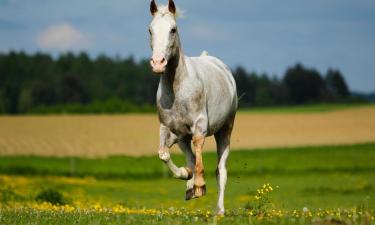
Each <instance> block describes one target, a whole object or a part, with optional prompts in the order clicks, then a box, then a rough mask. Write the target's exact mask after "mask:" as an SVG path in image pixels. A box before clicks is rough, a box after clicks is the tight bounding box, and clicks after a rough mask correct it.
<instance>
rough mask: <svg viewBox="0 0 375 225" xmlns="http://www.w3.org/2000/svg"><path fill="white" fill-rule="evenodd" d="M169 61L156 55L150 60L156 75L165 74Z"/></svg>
mask: <svg viewBox="0 0 375 225" xmlns="http://www.w3.org/2000/svg"><path fill="white" fill-rule="evenodd" d="M167 64H168V61H167V60H166V59H165V57H163V56H158V55H154V56H152V58H151V60H150V65H151V67H152V71H153V72H154V73H164V71H165V68H166V67H167Z"/></svg>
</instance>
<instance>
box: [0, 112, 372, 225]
mask: <svg viewBox="0 0 375 225" xmlns="http://www.w3.org/2000/svg"><path fill="white" fill-rule="evenodd" d="M157 143H158V122H157V117H156V115H155V114H143V115H139V114H130V115H49V116H47V115H43V116H36V115H35V116H1V117H0V224H193V223H194V224H231V225H232V224H366V225H367V224H375V221H374V214H375V212H374V207H375V200H374V194H375V163H374V162H375V107H374V106H373V105H360V106H353V105H314V106H304V107H292V108H267V109H265V108H261V109H253V110H251V111H240V112H239V113H238V116H237V119H236V124H235V130H234V133H233V138H232V151H231V154H230V157H229V160H228V176H229V178H228V185H227V189H226V202H225V205H226V209H227V211H226V215H225V217H218V216H216V215H215V204H216V180H215V170H216V162H217V159H216V153H215V152H214V143H213V141H212V139H210V140H208V142H207V143H206V144H205V148H204V149H205V150H204V164H205V171H206V175H205V176H206V182H207V188H208V189H207V190H208V193H207V195H206V196H205V197H203V198H200V199H194V200H191V201H185V200H184V197H185V182H184V181H181V180H176V179H174V178H172V175H171V174H170V172H169V171H168V169H167V168H166V166H165V165H164V164H163V163H162V162H161V161H160V160H159V159H158V157H157V155H156V154H155V151H156V148H157ZM275 146H281V147H275ZM296 146H297V147H296ZM298 146H305V147H298ZM172 152H173V153H174V154H173V155H172V157H173V160H174V161H175V163H176V164H177V165H179V166H183V165H184V162H185V160H184V157H183V155H181V154H179V151H178V150H176V148H174V149H173V150H172Z"/></svg>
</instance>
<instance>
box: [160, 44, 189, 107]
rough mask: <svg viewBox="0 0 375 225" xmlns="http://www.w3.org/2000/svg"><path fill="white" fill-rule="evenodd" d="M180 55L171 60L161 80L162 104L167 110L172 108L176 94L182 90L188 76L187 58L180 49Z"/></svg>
mask: <svg viewBox="0 0 375 225" xmlns="http://www.w3.org/2000/svg"><path fill="white" fill-rule="evenodd" d="M177 52H178V53H177V54H176V55H175V56H174V57H172V58H171V60H170V63H169V65H168V66H167V69H166V72H165V74H163V75H162V76H161V78H160V85H161V96H160V97H161V99H160V100H161V103H162V104H163V105H165V106H167V108H170V107H172V105H173V103H174V101H175V99H176V94H177V93H178V91H179V90H180V86H181V85H182V83H183V80H184V78H185V76H186V75H187V69H186V62H185V57H184V54H183V52H182V50H181V49H180V48H179V49H178V51H177Z"/></svg>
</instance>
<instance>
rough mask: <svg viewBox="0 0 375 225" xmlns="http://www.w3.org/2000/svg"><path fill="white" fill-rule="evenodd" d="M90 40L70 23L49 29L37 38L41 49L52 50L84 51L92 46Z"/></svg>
mask: <svg viewBox="0 0 375 225" xmlns="http://www.w3.org/2000/svg"><path fill="white" fill-rule="evenodd" d="M90 42H91V41H90V38H89V37H88V35H87V34H84V33H83V32H81V31H79V30H78V29H77V28H75V27H73V26H72V25H71V24H69V23H61V24H57V25H52V26H50V27H47V28H46V29H45V30H44V31H42V32H40V33H39V34H38V35H37V37H36V43H37V45H38V46H39V47H40V48H44V49H50V50H59V51H65V50H77V49H78V50H82V49H85V48H87V47H89V46H90Z"/></svg>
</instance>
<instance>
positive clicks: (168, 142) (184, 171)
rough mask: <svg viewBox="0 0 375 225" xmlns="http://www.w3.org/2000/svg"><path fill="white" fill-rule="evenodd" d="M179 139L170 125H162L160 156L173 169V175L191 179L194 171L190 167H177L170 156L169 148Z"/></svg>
mask: <svg viewBox="0 0 375 225" xmlns="http://www.w3.org/2000/svg"><path fill="white" fill-rule="evenodd" d="M177 141H178V138H177V136H176V135H175V134H173V133H172V132H171V131H170V130H169V129H168V127H166V126H164V125H160V146H159V150H158V153H159V158H160V159H161V160H162V161H163V162H164V163H165V164H166V165H167V166H168V168H169V169H170V170H171V171H172V173H173V176H174V177H175V178H178V179H182V180H189V179H190V178H191V177H192V171H191V170H190V169H189V168H185V167H177V166H176V165H175V164H174V163H173V161H172V159H171V156H170V153H169V149H170V148H171V147H172V145H174V144H175V143H176V142H177Z"/></svg>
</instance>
